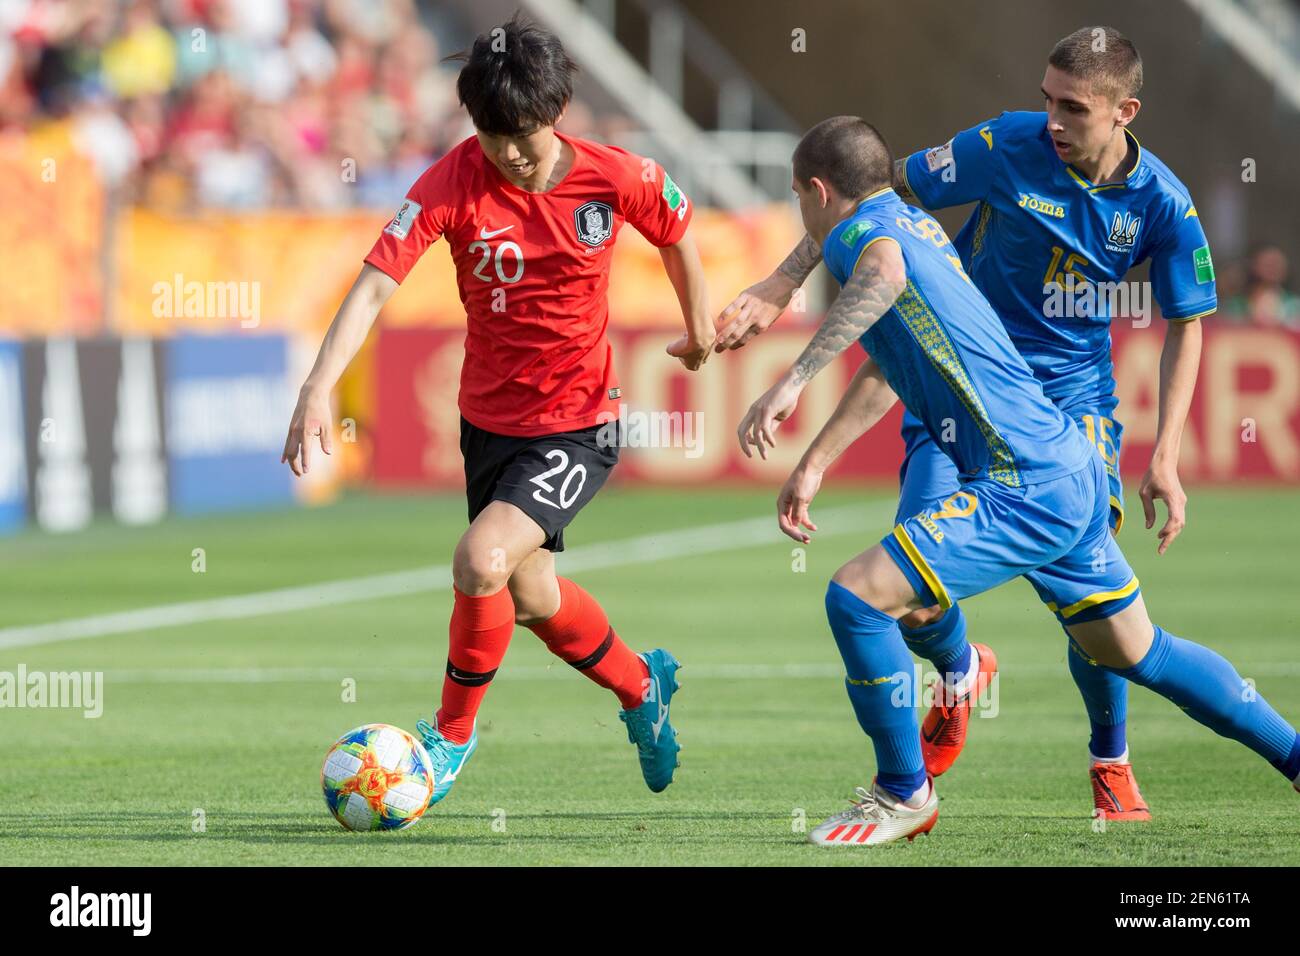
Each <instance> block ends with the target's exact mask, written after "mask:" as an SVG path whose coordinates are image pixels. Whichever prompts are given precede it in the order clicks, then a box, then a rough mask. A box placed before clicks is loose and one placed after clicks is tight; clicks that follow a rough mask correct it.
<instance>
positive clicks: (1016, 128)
mask: <svg viewBox="0 0 1300 956" xmlns="http://www.w3.org/2000/svg"><path fill="white" fill-rule="evenodd" d="M1127 135H1128V136H1129V137H1130V138H1131V139H1132V142H1133V144H1134V146H1135V148H1137V149H1138V160H1137V163H1136V165H1135V166H1134V167H1133V169H1132V171H1131V172H1130V173H1129V174H1128V176H1127V178H1126V179H1125V181H1124V182H1120V183H1105V184H1102V185H1093V184H1092V183H1091V182H1089V181H1088V180H1087V179H1085V178H1084V177H1083V175H1082V174H1081V173H1080V172H1079V171H1078V170H1076V169H1074V168H1073V167H1072V166H1070V165H1068V164H1067V163H1064V162H1062V161H1061V159H1060V158H1059V157H1058V156H1057V154H1056V151H1055V150H1054V148H1053V146H1052V140H1051V137H1050V136H1049V135H1048V132H1047V114H1046V113H1033V112H1013V113H1003V114H1002V115H1001V116H999V117H998V118H996V119H993V120H990V121H988V122H987V123H982V124H980V125H978V126H973V127H971V128H970V129H968V130H965V131H963V132H961V133H958V134H957V135H956V136H954V137H953V138H952V139H951V140H950V141H949V142H947V143H946V144H944V145H943V146H939V147H936V148H934V149H930V150H923V151H920V152H917V153H914V154H912V155H911V156H909V157H908V159H907V161H906V164H905V167H904V169H905V172H904V175H905V178H906V182H907V186H908V188H909V189H910V190H911V191H912V192H913V193H914V194H915V195H916V197H917V199H918V200H920V202H921V203H922V204H923V205H924V206H925V207H926V208H928V209H942V208H945V207H948V206H956V205H961V204H963V203H968V202H977V203H978V204H979V205H978V206H976V208H975V210H974V212H973V213H972V214H971V217H970V218H969V219H968V220H967V221H966V224H965V226H963V228H962V230H961V232H960V233H959V234H958V236H957V239H956V241H955V243H954V245H955V246H956V248H957V250H958V253H959V255H960V256H961V260H962V263H963V265H965V267H966V271H967V273H968V274H969V275H970V277H971V279H972V280H973V281H974V283H975V285H976V286H977V287H978V288H979V290H980V291H981V292H983V293H984V296H985V297H986V298H987V299H988V300H989V302H990V303H991V304H992V306H993V308H994V310H995V311H996V312H997V314H998V316H999V317H1000V318H1001V320H1002V322H1003V324H1004V325H1005V326H1006V329H1007V331H1008V332H1009V333H1010V335H1011V340H1012V342H1013V343H1014V344H1015V346H1016V348H1017V349H1018V350H1019V351H1020V353H1021V354H1022V355H1024V357H1025V359H1026V360H1027V361H1028V363H1029V366H1030V368H1031V369H1032V370H1033V372H1034V375H1035V376H1036V377H1037V378H1038V380H1039V381H1040V382H1042V383H1043V388H1044V390H1045V391H1046V393H1047V396H1048V397H1049V398H1051V399H1052V400H1053V401H1054V402H1056V404H1057V405H1059V406H1060V407H1062V408H1064V409H1065V410H1066V411H1067V412H1071V411H1073V410H1075V409H1086V410H1088V411H1091V412H1093V413H1099V414H1102V415H1109V414H1110V412H1111V411H1113V410H1114V407H1115V399H1114V389H1115V381H1114V375H1113V366H1112V363H1111V356H1110V329H1109V325H1110V321H1111V314H1110V312H1111V308H1110V306H1111V302H1112V298H1111V296H1109V295H1107V294H1106V293H1107V291H1108V288H1109V284H1111V283H1118V282H1120V281H1121V280H1123V278H1124V276H1125V274H1126V273H1127V272H1128V271H1129V269H1130V268H1132V267H1133V266H1135V265H1137V264H1139V263H1141V262H1143V261H1145V260H1148V259H1149V260H1150V261H1151V290H1152V292H1153V293H1154V297H1155V300H1156V302H1157V303H1158V304H1159V306H1160V309H1161V313H1162V314H1163V316H1164V318H1165V319H1169V320H1174V319H1192V318H1198V317H1200V316H1202V315H1206V314H1208V313H1210V312H1213V311H1214V310H1215V308H1216V307H1217V299H1216V296H1215V288H1214V266H1213V264H1212V261H1211V259H1210V248H1209V245H1208V243H1207V242H1206V239H1205V232H1204V230H1203V229H1202V228H1201V222H1200V218H1199V217H1198V216H1197V213H1196V207H1195V206H1194V205H1193V204H1192V200H1191V197H1190V196H1189V195H1188V192H1187V189H1186V188H1185V187H1184V186H1183V184H1182V183H1181V182H1179V181H1178V179H1177V177H1175V176H1174V174H1173V173H1171V172H1170V171H1169V167H1167V166H1166V165H1165V164H1164V163H1162V162H1161V161H1160V160H1159V159H1157V158H1156V157H1155V156H1154V155H1152V154H1151V153H1150V152H1149V151H1146V150H1142V149H1141V147H1140V146H1139V145H1138V143H1137V140H1136V138H1133V136H1132V134H1131V133H1128V134H1127ZM1103 284H1104V285H1103ZM1090 287H1091V288H1090ZM1063 292H1065V293H1068V294H1064V295H1063V294H1062V293H1063ZM1098 293H1101V294H1098ZM1118 301H1119V302H1120V304H1121V306H1123V305H1124V304H1125V300H1124V299H1123V298H1120V299H1118ZM1127 305H1128V307H1129V309H1130V310H1132V309H1134V307H1135V306H1136V305H1137V303H1134V302H1132V301H1131V300H1130V301H1128V302H1127Z"/></svg>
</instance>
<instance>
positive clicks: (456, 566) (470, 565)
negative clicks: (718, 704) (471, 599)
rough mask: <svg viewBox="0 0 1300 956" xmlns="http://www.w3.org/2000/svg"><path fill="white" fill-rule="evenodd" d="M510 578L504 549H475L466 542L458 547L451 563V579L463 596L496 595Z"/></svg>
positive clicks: (462, 542)
mask: <svg viewBox="0 0 1300 956" xmlns="http://www.w3.org/2000/svg"><path fill="white" fill-rule="evenodd" d="M497 552H500V553H497ZM509 578H510V567H509V565H508V562H507V561H506V557H505V553H504V549H483V548H475V547H472V546H470V545H469V544H467V543H466V542H465V541H464V540H462V541H461V543H460V544H459V545H457V547H456V553H455V555H454V556H453V557H452V562H451V579H452V581H453V582H455V584H456V590H458V591H460V592H461V593H462V594H470V595H479V594H495V593H496V592H497V591H500V590H501V588H502V587H504V586H505V583H506V581H507V580H509Z"/></svg>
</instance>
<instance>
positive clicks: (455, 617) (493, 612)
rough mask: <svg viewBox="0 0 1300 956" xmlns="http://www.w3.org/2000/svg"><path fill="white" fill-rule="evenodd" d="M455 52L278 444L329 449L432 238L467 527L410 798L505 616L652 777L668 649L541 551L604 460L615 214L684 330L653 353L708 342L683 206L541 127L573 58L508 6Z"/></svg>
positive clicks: (477, 684)
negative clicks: (446, 317)
mask: <svg viewBox="0 0 1300 956" xmlns="http://www.w3.org/2000/svg"><path fill="white" fill-rule="evenodd" d="M462 58H463V59H464V60H465V61H466V62H465V66H464V68H463V69H462V70H461V72H460V76H459V78H458V80H457V92H458V93H459V96H460V101H461V103H462V104H463V105H464V106H465V107H466V109H467V110H468V112H469V115H470V118H471V119H472V120H473V122H474V127H475V131H476V135H475V136H474V137H472V138H470V139H467V140H465V141H464V142H463V143H461V144H460V145H459V146H457V147H456V148H454V149H453V150H451V152H449V153H448V154H447V155H446V156H444V157H443V158H442V159H441V160H439V161H438V162H437V163H435V164H434V165H433V166H431V167H430V168H429V169H428V170H427V171H426V172H425V173H424V174H423V175H422V176H421V177H420V178H419V179H418V180H417V181H416V183H415V185H414V186H412V187H411V190H410V192H409V193H408V194H407V198H406V201H405V202H404V203H402V206H401V208H400V209H399V210H398V211H397V214H396V215H395V216H394V217H393V219H392V221H391V222H390V223H389V224H388V226H387V227H386V228H385V229H384V230H383V233H382V234H381V235H380V237H379V240H378V241H377V242H376V243H375V245H374V248H373V249H371V251H370V254H369V255H368V256H366V260H365V264H364V265H363V267H362V269H361V274H360V275H359V276H358V277H357V280H356V282H355V283H354V284H353V286H352V289H351V291H350V292H349V293H348V295H347V298H346V299H344V301H343V305H342V306H341V307H340V308H339V311H338V314H337V315H336V316H335V318H334V321H333V324H332V325H331V326H330V329H329V332H328V333H327V334H326V336H325V341H324V343H323V344H322V346H321V350H320V354H319V355H318V356H317V359H316V364H315V366H314V367H313V369H312V371H311V374H310V375H309V376H308V378H307V381H306V383H305V384H304V385H303V387H302V391H301V393H300V395H299V398H298V407H297V409H296V410H295V411H294V415H293V421H292V423H291V424H290V426H289V436H288V439H287V440H286V442H285V448H284V456H283V459H282V460H283V461H287V462H288V463H289V466H290V468H292V469H293V472H294V474H295V475H301V474H303V473H305V472H306V471H307V469H308V467H309V465H310V452H309V447H310V442H311V440H312V439H316V438H319V441H320V446H321V450H322V451H323V452H325V453H326V454H329V453H330V446H331V438H330V428H331V425H332V420H331V413H330V408H329V395H330V392H331V390H332V389H333V386H334V384H335V382H336V381H337V380H338V378H339V376H340V374H342V372H343V370H344V368H345V367H346V366H347V364H348V362H349V361H351V359H352V357H353V356H354V355H355V354H356V352H357V349H358V348H360V346H361V343H362V342H363V340H364V339H365V337H366V333H367V331H368V329H369V328H370V325H371V323H372V322H373V321H374V319H375V317H376V315H378V313H379V310H380V308H381V307H382V306H383V304H384V303H385V302H386V301H387V300H388V298H389V296H391V295H392V294H393V292H394V291H395V290H396V289H397V286H398V284H399V283H400V282H401V281H402V280H403V279H404V278H405V277H406V275H407V273H408V272H409V271H410V269H411V267H412V266H413V265H415V262H416V260H417V259H419V257H420V256H421V255H422V254H423V253H424V251H425V250H426V249H427V248H428V247H429V246H430V245H431V244H432V243H433V242H435V241H436V240H437V239H438V238H439V237H440V236H441V237H443V238H445V239H446V240H447V244H448V246H449V247H450V251H451V255H452V258H453V259H454V260H455V263H456V278H457V284H458V286H459V289H460V297H461V301H462V303H463V304H464V306H465V312H466V317H467V320H468V330H467V335H466V338H465V363H464V366H463V369H462V372H461V383H460V399H459V404H460V413H461V440H460V445H461V452H462V454H463V455H464V458H465V486H466V494H467V497H468V499H469V520H470V526H469V529H468V530H467V531H466V532H465V534H464V535H463V536H462V537H461V539H460V541H459V542H458V543H457V545H456V551H455V556H454V558H453V562H452V578H453V583H454V602H455V603H454V607H453V610H452V615H451V634H450V647H449V650H448V655H447V674H446V677H445V679H444V681H443V688H442V700H441V707H440V708H439V709H438V711H437V713H436V715H435V716H434V720H433V722H432V723H427V722H425V721H420V722H419V724H418V725H417V726H418V728H419V730H420V732H421V734H422V736H423V737H424V742H425V745H426V747H427V749H428V751H429V755H430V757H431V758H432V760H433V764H434V769H435V771H436V777H435V782H434V793H433V797H432V799H431V800H430V803H435V802H437V801H438V800H441V799H442V798H443V797H444V796H445V795H446V794H447V792H448V791H449V790H450V789H451V786H452V784H453V783H454V782H455V780H456V778H457V776H458V775H459V773H460V772H461V769H462V768H463V767H464V765H465V762H466V761H467V760H468V759H469V757H470V755H471V754H472V753H473V752H474V749H475V747H476V746H477V743H478V735H477V733H476V730H475V715H476V714H477V712H478V709H479V705H480V703H481V701H482V699H483V696H484V694H485V693H486V691H487V687H488V684H489V682H490V681H491V680H492V677H493V676H494V675H495V674H496V671H497V667H498V666H499V665H500V663H501V661H502V659H503V657H504V656H505V652H506V645H507V644H508V643H509V640H510V636H511V633H512V632H513V630H514V626H515V624H516V623H518V624H522V625H524V626H525V627H527V628H530V629H531V630H532V631H533V632H534V633H535V634H537V636H538V637H540V638H541V639H542V640H543V641H544V642H545V643H546V645H547V647H548V648H549V649H550V650H551V651H552V652H553V653H554V654H556V655H557V656H558V657H559V658H560V659H561V660H564V661H566V662H568V663H569V664H571V665H572V666H573V667H575V668H577V669H578V670H579V671H581V672H582V673H583V674H586V675H587V676H588V677H589V678H591V679H592V680H593V681H595V682H596V683H597V684H599V685H600V686H602V687H607V688H609V689H610V690H612V691H613V692H614V693H615V694H616V695H617V696H618V699H619V702H620V704H621V705H622V708H623V709H622V710H621V712H620V715H619V716H620V717H621V718H622V719H623V721H624V722H625V723H626V724H627V730H628V738H629V740H630V741H631V742H632V743H635V744H636V745H637V750H638V755H639V758H640V762H641V770H642V773H643V774H644V776H645V780H646V784H647V785H648V786H649V787H650V789H651V790H653V791H655V792H659V791H661V790H663V789H664V788H665V787H667V786H668V784H669V783H671V782H672V778H673V770H674V768H675V767H676V766H677V751H678V750H679V749H680V748H679V747H678V744H677V739H676V732H675V731H674V730H673V727H672V725H671V724H670V723H669V722H668V710H669V703H670V701H671V698H672V694H673V692H674V691H675V690H676V688H677V681H676V677H675V676H674V675H675V672H676V670H677V668H678V666H679V665H678V663H677V661H676V660H674V659H673V657H672V655H671V654H669V653H668V652H667V651H665V650H662V649H660V650H654V651H650V652H649V653H646V654H640V655H638V654H635V653H633V652H632V651H631V650H630V649H629V648H628V647H627V645H625V644H624V643H623V641H622V640H621V639H620V638H619V636H618V635H617V634H616V633H615V632H614V629H613V628H612V627H611V626H610V624H609V621H608V620H607V618H606V616H605V612H604V610H602V608H601V606H600V605H599V604H598V603H597V602H596V600H595V599H594V598H593V597H592V596H591V595H590V594H588V593H587V592H586V591H584V590H583V589H582V588H581V587H579V586H578V585H577V584H575V583H574V582H572V581H569V580H567V579H565V578H560V577H557V576H556V574H555V560H554V552H556V551H561V550H563V548H564V528H565V526H566V525H567V524H568V523H569V522H570V521H571V520H573V517H574V516H575V515H576V514H577V512H578V511H579V509H581V508H582V507H583V506H584V505H585V504H586V503H587V502H588V501H590V500H591V499H592V497H593V496H594V495H595V494H596V492H597V491H598V490H599V488H600V487H601V485H603V484H604V482H605V480H606V478H608V476H609V473H610V470H611V469H612V468H613V467H614V464H615V463H616V462H617V460H618V442H615V441H610V440H609V438H610V434H611V425H610V424H609V423H610V421H611V419H613V420H614V422H615V424H613V425H612V427H613V429H617V424H616V422H617V417H618V400H619V398H620V395H621V393H620V389H619V384H618V380H617V378H616V376H615V373H614V363H613V357H612V354H611V349H610V345H609V342H608V340H607V338H606V336H605V329H606V325H607V323H608V307H607V302H606V289H607V287H608V284H609V262H610V256H611V254H612V246H613V245H614V242H615V240H616V239H617V237H618V233H619V230H620V229H621V228H622V227H623V225H624V224H625V223H629V224H631V225H632V226H634V227H635V228H636V229H637V231H638V232H640V233H641V234H642V235H643V236H645V237H646V238H647V239H648V240H649V241H650V242H651V243H653V244H654V245H655V246H657V247H659V250H660V254H661V256H662V258H663V261H664V268H665V271H666V272H667V273H668V277H669V279H670V280H671V282H672V284H673V287H674V288H675V290H676V292H677V297H678V300H679V302H680V304H681V308H682V313H683V317H684V319H685V323H686V334H685V335H684V336H682V337H681V338H680V339H678V340H677V341H676V342H674V343H673V344H671V345H669V346H668V353H669V354H670V355H673V356H675V357H677V358H678V359H679V360H680V361H681V362H682V363H683V364H684V365H685V366H686V367H687V368H688V369H691V370H695V369H698V368H700V366H702V365H703V364H704V362H705V360H706V359H707V358H708V355H709V352H710V348H711V346H712V343H713V338H714V332H713V322H712V320H711V318H710V316H709V314H708V302H707V299H706V295H705V287H704V274H703V268H702V266H701V264H700V259H699V254H698V252H697V251H696V248H695V245H694V242H693V240H692V239H691V236H690V234H689V232H688V226H689V223H690V219H691V210H692V206H691V204H690V202H689V201H688V200H687V198H686V196H685V195H683V194H682V192H681V191H680V190H679V189H678V188H677V186H676V185H675V184H674V183H673V181H672V179H670V178H669V176H668V174H667V173H666V172H665V171H664V170H663V169H662V168H661V167H659V166H658V165H657V164H656V163H654V162H653V161H652V160H649V159H641V158H640V157H637V156H634V155H632V154H630V153H627V152H625V151H623V150H621V149H617V148H614V147H610V146H603V145H600V144H597V143H592V142H587V141H585V140H581V139H574V138H572V137H569V136H564V135H562V134H560V133H558V132H557V131H556V130H555V124H556V123H557V122H558V121H559V120H560V118H561V117H562V116H563V115H564V111H565V108H566V106H567V104H568V102H569V99H570V97H571V96H572V91H573V84H572V75H573V73H574V71H575V70H576V65H575V64H574V63H573V61H572V60H570V59H569V57H568V55H567V54H566V53H565V51H564V48H563V46H562V45H561V44H560V42H559V40H558V39H556V37H555V36H553V35H552V34H550V33H548V32H546V31H544V30H541V29H539V28H537V27H535V26H533V25H530V24H527V23H523V22H520V20H519V19H518V18H517V17H516V18H515V19H513V20H511V21H510V22H509V23H506V24H504V25H503V26H501V27H499V28H496V29H494V30H493V31H491V33H489V34H485V35H483V36H480V37H479V38H478V39H477V40H476V41H475V43H474V45H473V47H472V49H471V50H470V52H469V53H468V54H465V55H464V56H463V57H462ZM602 413H603V414H602Z"/></svg>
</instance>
